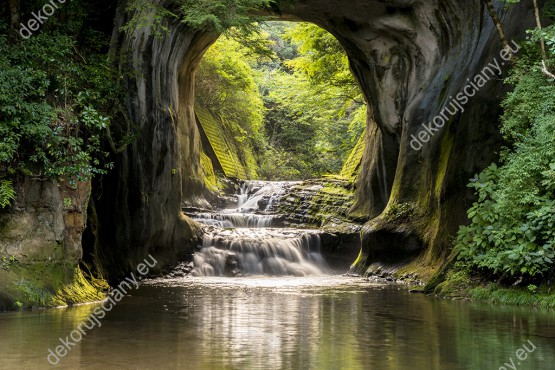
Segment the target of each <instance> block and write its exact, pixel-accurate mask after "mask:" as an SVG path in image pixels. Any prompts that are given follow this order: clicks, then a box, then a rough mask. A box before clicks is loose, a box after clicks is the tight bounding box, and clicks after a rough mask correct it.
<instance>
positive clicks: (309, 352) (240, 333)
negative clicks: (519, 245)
mask: <svg viewBox="0 0 555 370" xmlns="http://www.w3.org/2000/svg"><path fill="white" fill-rule="evenodd" d="M92 309H94V306H84V307H78V308H75V309H67V310H48V311H42V312H31V313H18V314H5V315H0V333H1V335H2V337H1V338H2V339H1V342H0V352H1V354H2V357H1V358H0V368H2V369H3V368H15V369H17V368H33V369H37V368H39V369H40V368H49V367H51V366H50V365H48V363H47V362H46V354H47V349H48V347H49V346H52V345H54V344H56V341H57V340H58V337H60V336H62V335H67V334H68V333H69V331H71V330H73V329H74V328H75V327H76V325H77V324H78V323H79V322H80V321H81V320H84V319H86V316H87V314H88V313H89V312H90V311H91V310H92ZM529 339H530V340H531V341H532V342H533V343H534V345H535V346H536V349H535V351H534V352H533V353H531V354H529V356H528V358H527V359H526V361H523V362H521V364H520V365H517V366H518V367H517V368H518V369H539V370H542V369H553V368H554V365H553V364H554V363H555V315H554V314H553V313H552V312H543V311H535V310H530V309H522V308H515V307H499V306H491V305H482V304H476V303H467V302H450V301H444V300H436V299H432V298H429V297H425V296H423V295H414V294H410V293H408V292H406V291H405V290H404V288H397V287H384V286H376V285H372V284H369V283H365V282H364V281H362V280H354V279H346V278H341V277H326V278H303V279H298V278H260V279H257V278H241V279H225V278H189V279H182V280H159V281H153V282H150V283H149V284H148V285H145V286H143V287H141V288H140V290H139V291H137V292H135V293H134V295H133V296H129V297H126V298H125V299H124V300H123V301H122V302H121V303H120V304H119V305H118V306H117V307H116V308H115V309H114V310H113V311H112V312H110V313H109V314H108V315H107V317H106V318H105V319H104V320H103V321H102V327H100V328H96V329H94V330H93V331H92V332H90V333H89V334H88V335H87V337H86V338H85V339H84V340H83V341H82V343H81V344H80V345H79V346H77V347H76V348H75V349H74V350H72V352H71V353H70V354H69V355H68V356H67V358H65V359H64V360H63V361H62V364H61V365H59V366H57V367H59V368H67V369H78V368H81V369H177V368H182V369H385V370H390V369H391V370H394V369H395V370H397V369H422V370H428V369H437V370H440V369H441V370H444V369H472V370H475V369H499V368H500V367H501V366H503V364H504V363H506V362H507V363H508V362H509V361H510V358H511V357H512V358H513V359H514V360H515V365H516V360H517V357H516V356H515V352H516V350H518V349H519V348H521V347H522V344H523V343H526V341H527V340H529ZM22 366H23V367H22Z"/></svg>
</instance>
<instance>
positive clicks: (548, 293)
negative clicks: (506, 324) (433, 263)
mask: <svg viewBox="0 0 555 370" xmlns="http://www.w3.org/2000/svg"><path fill="white" fill-rule="evenodd" d="M424 292H426V293H429V294H434V295H437V296H440V297H444V298H451V299H469V300H473V301H480V302H485V303H493V304H508V305H516V306H528V307H536V308H541V309H554V308H555V289H554V288H553V286H552V285H547V284H544V285H540V286H536V285H534V284H528V285H526V286H503V285H501V284H499V283H496V282H492V281H487V280H485V279H484V278H483V277H480V276H477V275H472V274H471V273H470V272H469V271H467V270H464V269H461V268H459V267H454V268H452V269H450V270H448V271H446V273H445V276H444V278H443V279H442V281H441V282H439V283H437V284H436V285H435V286H434V283H429V284H428V285H427V286H426V287H425V288H424Z"/></svg>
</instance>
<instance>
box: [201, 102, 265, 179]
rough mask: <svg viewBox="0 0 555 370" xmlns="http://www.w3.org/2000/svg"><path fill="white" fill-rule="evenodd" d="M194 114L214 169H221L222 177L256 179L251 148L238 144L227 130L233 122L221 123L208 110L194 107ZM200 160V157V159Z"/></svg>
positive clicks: (255, 164) (220, 120) (219, 119)
mask: <svg viewBox="0 0 555 370" xmlns="http://www.w3.org/2000/svg"><path fill="white" fill-rule="evenodd" d="M195 114H196V116H197V122H198V123H199V126H200V127H199V129H200V132H201V136H204V137H205V138H206V140H204V141H203V146H204V147H207V146H208V147H207V148H206V149H205V151H206V153H207V154H208V156H209V157H210V154H212V156H211V158H210V159H211V160H212V162H215V163H216V166H213V167H215V168H221V169H222V171H223V173H224V175H225V176H227V177H232V178H239V179H252V178H256V168H257V163H256V160H255V158H254V154H253V153H252V150H251V148H250V147H249V146H248V145H246V144H245V143H239V142H238V141H237V140H236V139H235V137H234V136H233V135H232V133H231V132H230V130H229V126H230V125H236V123H235V122H223V121H222V119H221V118H219V117H216V116H215V115H214V114H212V112H210V111H209V110H207V109H205V108H203V107H201V106H200V105H198V104H197V105H195ZM201 160H202V157H201Z"/></svg>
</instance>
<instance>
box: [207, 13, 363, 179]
mask: <svg viewBox="0 0 555 370" xmlns="http://www.w3.org/2000/svg"><path fill="white" fill-rule="evenodd" d="M229 34H230V35H233V38H231V37H227V36H223V37H221V38H220V39H219V40H218V42H217V43H216V44H215V45H214V46H213V47H212V48H211V49H210V50H209V51H208V52H207V54H206V55H205V57H204V58H203V61H202V63H201V65H200V66H199V72H198V73H197V100H198V101H199V102H200V103H201V104H202V105H203V106H205V107H207V108H209V109H210V110H212V111H213V112H215V113H217V114H220V115H221V116H222V117H223V118H224V119H225V120H226V121H228V122H230V123H236V124H235V125H233V124H231V125H230V130H232V131H233V135H234V136H235V138H236V140H237V141H238V142H239V143H246V144H248V145H250V146H251V147H253V148H255V149H256V152H257V153H258V157H259V166H260V169H259V174H260V175H261V177H263V178H265V179H272V180H277V179H300V178H309V177H317V176H322V175H324V174H327V173H339V171H340V170H341V167H342V164H343V163H344V161H345V160H346V158H347V157H348V154H349V152H350V150H351V149H352V148H353V147H354V145H355V144H356V141H357V140H358V138H359V137H360V135H361V133H362V130H363V128H364V125H365V123H366V106H365V104H364V103H363V98H362V96H361V94H360V91H359V89H358V86H357V85H356V83H355V81H354V78H353V76H352V75H351V72H350V70H349V67H348V60H347V57H346V55H345V53H344V51H343V49H342V47H341V45H340V44H339V42H338V41H337V40H335V38H334V37H333V36H331V35H330V34H329V33H327V32H326V31H324V30H323V29H321V28H318V27H316V26H314V25H309V24H304V23H301V24H295V25H293V24H287V23H281V22H270V23H267V24H264V25H263V26H262V27H261V30H260V32H258V33H251V34H250V35H248V36H247V37H246V38H245V36H244V35H243V36H242V37H243V39H242V40H245V41H246V42H245V41H241V42H238V41H236V39H237V38H238V37H241V35H237V34H236V33H235V31H234V30H231V31H230V32H229ZM245 45H247V47H245ZM253 45H254V51H256V52H257V53H256V54H255V53H253V47H252V46H253ZM260 46H266V47H269V50H265V51H264V52H263V53H262V54H260V50H259V48H260ZM268 56H270V57H268ZM241 145H243V144H241Z"/></svg>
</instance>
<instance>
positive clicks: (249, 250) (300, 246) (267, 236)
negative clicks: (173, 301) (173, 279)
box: [190, 181, 328, 276]
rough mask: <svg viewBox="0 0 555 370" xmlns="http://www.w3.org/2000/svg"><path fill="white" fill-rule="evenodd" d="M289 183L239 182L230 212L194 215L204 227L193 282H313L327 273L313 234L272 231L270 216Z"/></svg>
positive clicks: (275, 216) (309, 231) (193, 271)
mask: <svg viewBox="0 0 555 370" xmlns="http://www.w3.org/2000/svg"><path fill="white" fill-rule="evenodd" d="M294 184H295V183H293V182H262V181H253V182H244V183H243V184H242V186H241V187H240V188H239V189H238V191H237V194H236V199H237V203H236V206H235V208H231V209H221V210H217V211H215V212H209V211H203V212H196V213H193V214H191V215H190V216H191V217H192V218H193V219H194V220H195V221H197V222H199V223H201V224H204V225H206V227H205V228H204V232H205V234H204V237H203V243H202V246H201V247H200V248H199V250H198V251H197V252H196V253H195V254H194V256H193V268H192V272H191V274H192V275H193V276H244V275H268V276H315V275H324V274H326V272H327V271H328V268H327V266H326V262H325V260H324V258H323V257H322V254H321V249H322V242H321V238H320V235H319V234H320V232H319V231H318V230H301V229H290V228H288V229H285V228H276V227H275V226H276V225H274V224H275V220H276V219H277V218H278V215H276V214H275V213H273V212H274V211H275V209H277V207H278V206H279V200H280V199H281V198H282V196H283V195H284V194H285V191H286V188H287V187H288V186H292V185H294Z"/></svg>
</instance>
